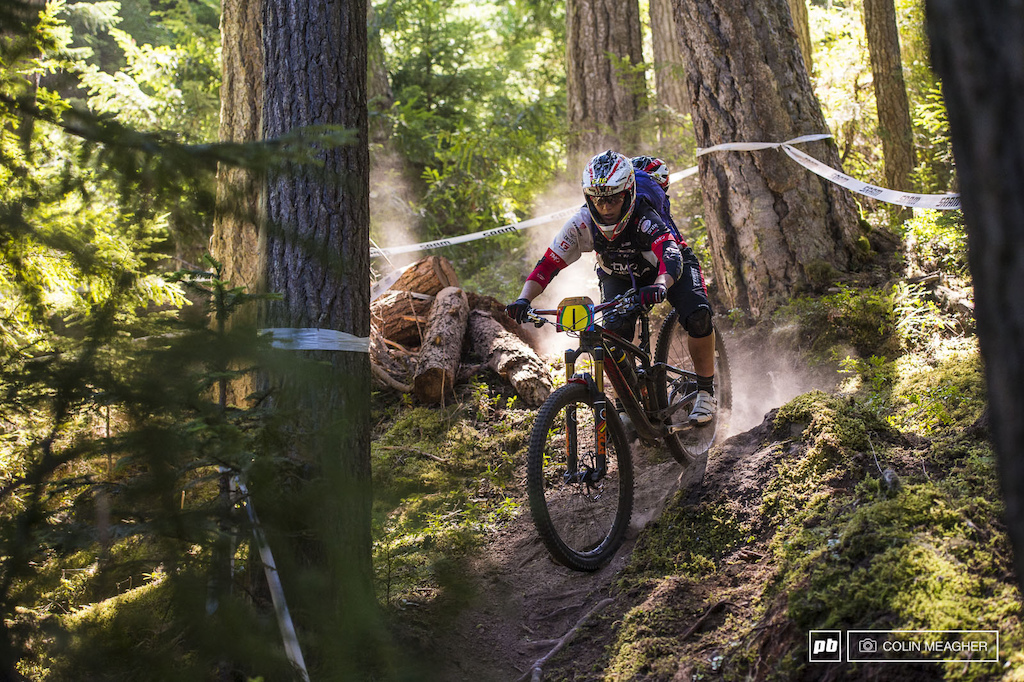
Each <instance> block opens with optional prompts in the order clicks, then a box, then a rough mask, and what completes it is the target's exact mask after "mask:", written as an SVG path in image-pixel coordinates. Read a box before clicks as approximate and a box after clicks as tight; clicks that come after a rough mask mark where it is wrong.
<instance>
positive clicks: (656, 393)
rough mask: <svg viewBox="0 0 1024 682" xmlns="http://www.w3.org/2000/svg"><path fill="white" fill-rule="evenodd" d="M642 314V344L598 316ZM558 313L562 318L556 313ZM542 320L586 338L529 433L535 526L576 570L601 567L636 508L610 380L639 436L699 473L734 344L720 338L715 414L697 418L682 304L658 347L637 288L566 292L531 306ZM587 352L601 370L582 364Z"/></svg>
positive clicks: (715, 426) (534, 317)
mask: <svg viewBox="0 0 1024 682" xmlns="http://www.w3.org/2000/svg"><path fill="white" fill-rule="evenodd" d="M635 312H639V321H640V338H639V340H638V342H637V344H634V343H632V342H631V341H627V340H626V339H624V338H622V337H621V336H620V335H618V334H616V333H614V332H611V331H609V330H608V329H605V328H604V327H602V326H601V325H600V324H599V323H598V321H597V320H598V318H600V319H601V321H605V320H607V319H608V316H609V315H620V316H624V315H630V314H633V313H635ZM549 318H553V319H549ZM527 319H528V320H529V321H531V322H533V323H534V324H535V325H536V326H538V327H539V326H542V325H544V324H552V325H554V326H555V328H556V329H557V330H558V331H561V332H565V333H567V334H569V335H570V336H574V337H576V338H578V339H579V346H578V347H577V348H570V349H568V350H566V351H565V371H566V383H565V385H564V386H562V387H560V388H559V389H557V390H556V391H554V392H553V393H552V394H551V395H550V396H549V397H548V399H547V400H546V401H545V402H544V404H543V405H542V406H541V407H540V409H539V410H538V412H537V418H536V421H535V422H534V425H533V430H532V431H531V434H530V447H529V452H528V455H527V470H526V481H527V491H528V494H529V501H530V512H531V514H532V516H533V522H534V525H535V526H536V528H537V532H538V533H539V534H540V537H541V539H542V540H543V542H544V545H545V546H546V547H547V549H548V551H549V552H550V553H551V555H552V557H553V558H554V559H555V560H556V561H558V562H559V563H561V564H564V565H565V566H568V567H569V568H572V569H575V570H580V571H593V570H596V569H598V568H600V567H601V566H602V565H604V564H605V563H606V562H607V561H609V560H610V559H611V558H612V556H614V554H615V552H616V551H617V550H618V548H619V546H620V545H621V544H622V541H623V539H624V537H625V533H626V530H627V528H628V527H629V521H630V517H631V516H632V512H633V460H632V456H631V452H630V443H629V439H628V437H627V433H626V429H625V426H624V424H623V421H622V419H621V418H620V417H619V414H618V412H617V411H616V409H614V407H615V406H614V404H613V403H612V402H611V401H610V400H609V399H608V396H607V395H606V393H605V379H606V378H607V379H608V381H610V382H611V385H612V387H613V388H614V390H615V395H616V396H617V398H618V399H619V400H620V401H621V406H622V409H623V410H624V412H625V414H626V415H627V416H628V417H629V420H630V421H631V423H632V425H633V428H634V429H635V430H636V435H637V437H638V438H639V439H640V440H641V441H643V442H644V443H646V444H648V445H657V444H659V443H664V445H665V446H666V447H667V449H668V451H669V453H670V454H671V455H672V457H673V459H675V460H676V461H677V462H679V463H680V464H682V465H683V466H684V467H687V470H686V472H685V473H686V474H687V475H688V476H689V477H690V478H691V479H693V480H699V479H700V478H702V477H703V475H704V468H705V467H706V465H707V452H708V449H709V448H710V447H711V445H712V444H713V443H714V440H715V436H716V433H717V432H718V430H719V426H720V425H721V424H724V421H725V419H726V415H727V414H728V411H729V409H730V407H731V386H730V379H729V367H728V361H727V359H726V355H725V346H724V344H723V343H721V337H720V336H719V337H718V343H716V346H717V349H716V358H715V395H716V397H717V398H718V410H717V413H716V416H715V417H714V418H713V419H712V421H711V422H709V423H708V424H705V425H697V424H691V423H690V422H689V420H688V417H689V412H690V409H691V408H692V406H693V402H694V399H695V398H696V395H697V375H696V374H695V373H694V371H693V363H692V361H691V360H690V357H689V352H688V351H687V346H686V336H687V335H686V332H685V331H684V330H683V328H682V326H681V325H680V324H679V323H678V318H677V316H676V312H675V310H673V311H672V312H671V313H670V314H669V315H668V316H667V317H666V318H665V319H664V321H663V322H662V324H661V327H660V331H659V334H658V340H657V344H656V346H655V351H654V355H653V357H652V355H651V334H650V327H651V319H650V309H649V308H648V307H646V306H642V305H640V303H639V296H638V294H637V293H636V289H635V288H634V289H631V290H630V291H627V292H626V293H625V294H622V295H621V296H619V297H616V298H614V299H612V300H610V301H607V302H605V303H601V304H597V305H595V304H594V303H593V301H592V300H591V299H589V298H587V297H574V298H567V299H564V300H562V301H561V302H560V303H559V304H558V307H557V308H555V309H550V310H541V309H531V310H530V311H529V312H528V313H527ZM582 355H589V356H590V357H591V359H592V360H593V373H592V374H591V373H589V372H579V373H577V371H576V365H577V361H578V360H579V359H580V356H582Z"/></svg>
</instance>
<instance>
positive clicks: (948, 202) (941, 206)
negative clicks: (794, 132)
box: [370, 133, 960, 301]
mask: <svg viewBox="0 0 1024 682" xmlns="http://www.w3.org/2000/svg"><path fill="white" fill-rule="evenodd" d="M829 137H832V136H831V135H830V134H828V133H817V134H814V135H802V136H800V137H795V138H793V139H792V140H786V141H785V142H726V143H724V144H718V145H715V146H713V147H705V148H700V149H697V156H703V155H705V154H709V153H711V152H720V151H759V150H763V149H781V150H782V151H784V152H785V153H786V155H788V156H789V158H791V159H793V160H794V161H796V162H797V163H798V164H800V165H801V166H803V167H804V168H806V169H807V170H809V171H811V172H812V173H815V174H816V175H820V176H821V177H823V178H825V179H826V180H828V181H829V182H832V183H835V184H837V185H839V186H840V187H844V188H845V189H848V190H850V191H852V192H856V193H858V194H863V195H864V196H867V197H871V198H872V199H877V200H878V201H884V202H886V203H890V204H897V205H900V206H908V207H911V208H931V209H936V210H946V211H948V210H953V209H958V208H960V195H959V194H912V193H909V192H898V191H896V190H891V189H886V188H884V187H878V186H877V185H872V184H869V183H866V182H861V181H859V180H856V179H854V178H851V177H850V176H849V175H846V174H845V173H843V172H842V171H838V170H836V169H835V168H832V167H831V166H829V165H827V164H824V163H822V162H821V161H818V160H817V159H815V158H814V157H813V156H810V155H808V154H806V153H804V152H802V151H800V150H799V149H796V148H794V147H793V146H792V145H794V144H800V143H803V142H815V141H817V140H824V139H826V138H829ZM696 172H697V166H692V167H690V168H687V169H686V170H682V171H679V172H677V173H672V174H671V175H669V181H670V182H676V181H678V180H682V179H683V178H686V177H689V176H691V175H694V174H695V173H696ZM578 210H579V208H578V207H572V208H564V209H562V210H559V211H555V212H554V213H548V214H547V215H543V216H538V217H536V218H530V219H529V220H523V221H521V222H517V223H510V224H508V225H502V226H501V227H495V228H492V229H490V230H483V231H481V232H473V233H471V234H464V235H460V236H458V237H449V238H447V239H437V240H435V241H431V242H421V243H419V244H407V245H405V246H389V247H386V248H383V249H382V248H377V247H373V248H371V249H370V256H371V257H377V256H385V257H386V256H394V255H398V254H402V253H413V252H416V251H425V250H427V249H436V248H440V247H442V246H453V245H455V244H465V243H466V242H471V241H476V240H477V239H486V238H487V237H493V236H495V235H499V234H508V233H510V232H518V231H519V230H525V229H527V228H530V227H536V226H537V225H546V224H548V223H551V222H554V221H556V220H566V219H568V218H570V217H572V216H573V215H574V214H575V213H576V211H578ZM406 267H409V266H406ZM404 271H405V268H402V269H399V270H395V271H393V272H391V273H389V274H388V275H386V276H385V277H384V278H382V279H381V280H379V281H378V282H377V283H376V284H375V285H374V286H373V288H372V289H371V291H370V300H371V301H374V300H376V299H377V298H378V297H380V296H381V294H383V293H384V292H385V291H387V290H388V289H389V288H390V287H391V285H392V284H394V283H395V282H396V281H397V280H398V278H399V276H400V275H401V274H402V272H404Z"/></svg>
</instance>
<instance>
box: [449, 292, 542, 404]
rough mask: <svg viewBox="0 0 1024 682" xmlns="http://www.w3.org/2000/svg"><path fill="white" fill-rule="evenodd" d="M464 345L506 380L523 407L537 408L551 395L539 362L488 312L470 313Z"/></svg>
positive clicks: (537, 358) (539, 360) (531, 351)
mask: <svg viewBox="0 0 1024 682" xmlns="http://www.w3.org/2000/svg"><path fill="white" fill-rule="evenodd" d="M465 345H466V348H467V351H468V354H470V355H473V356H475V357H477V358H480V359H481V360H482V361H483V362H484V364H486V365H487V366H488V367H490V368H491V369H493V370H494V371H495V372H497V373H498V374H500V375H501V376H503V377H505V378H506V379H508V381H509V383H510V384H512V388H514V389H516V393H518V394H519V397H520V398H522V399H523V402H525V403H526V404H527V405H529V406H531V407H536V406H538V405H541V404H542V403H543V402H544V401H545V400H547V398H548V396H549V395H550V394H551V378H550V377H549V376H548V371H547V367H546V366H545V365H544V363H543V362H542V361H541V359H540V358H539V357H537V354H536V353H534V352H533V349H532V348H530V347H529V346H528V345H526V344H525V343H523V342H522V341H521V340H520V339H519V337H518V336H516V335H515V334H513V333H512V332H510V331H508V330H506V329H505V328H504V327H503V326H502V325H501V324H500V323H498V322H497V321H496V320H495V319H494V318H493V317H492V316H491V315H490V314H489V313H486V312H484V311H482V310H474V311H473V312H472V313H470V315H469V327H468V329H467V331H466V343H465Z"/></svg>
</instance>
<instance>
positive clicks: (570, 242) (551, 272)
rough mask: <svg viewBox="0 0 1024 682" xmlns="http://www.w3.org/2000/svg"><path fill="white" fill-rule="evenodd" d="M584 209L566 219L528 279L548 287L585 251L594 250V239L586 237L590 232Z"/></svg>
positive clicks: (542, 286)
mask: <svg viewBox="0 0 1024 682" xmlns="http://www.w3.org/2000/svg"><path fill="white" fill-rule="evenodd" d="M583 210H585V209H581V210H580V212H579V213H577V214H576V215H574V216H573V217H572V218H570V219H569V220H568V221H566V223H565V225H563V226H562V229H561V230H559V231H558V234H557V235H555V238H554V240H552V242H551V246H549V247H548V250H547V251H545V252H544V255H543V256H542V257H541V259H540V260H539V261H537V266H536V267H534V269H533V272H531V273H530V276H529V277H527V278H526V279H528V280H531V279H532V280H533V281H534V282H536V283H537V284H539V285H540V286H541V288H544V287H547V285H548V284H549V283H550V282H551V280H552V279H554V277H555V275H557V274H558V273H559V272H561V271H562V269H563V268H565V267H567V266H569V265H570V264H572V263H575V262H576V261H577V260H579V258H580V256H581V255H582V254H583V252H584V251H591V250H593V245H592V240H588V239H586V237H587V236H588V235H589V234H590V233H589V231H587V230H588V229H589V228H588V227H587V225H586V222H585V220H584V219H583Z"/></svg>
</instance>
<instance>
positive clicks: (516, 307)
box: [505, 298, 530, 324]
mask: <svg viewBox="0 0 1024 682" xmlns="http://www.w3.org/2000/svg"><path fill="white" fill-rule="evenodd" d="M529 309H530V302H529V301H527V300H526V299H525V298H517V299H516V300H515V302H514V303H509V304H508V305H507V306H505V314H506V315H508V316H509V317H511V318H512V319H513V320H515V321H516V322H518V323H519V324H522V323H523V322H525V321H526V311H527V310H529Z"/></svg>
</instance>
